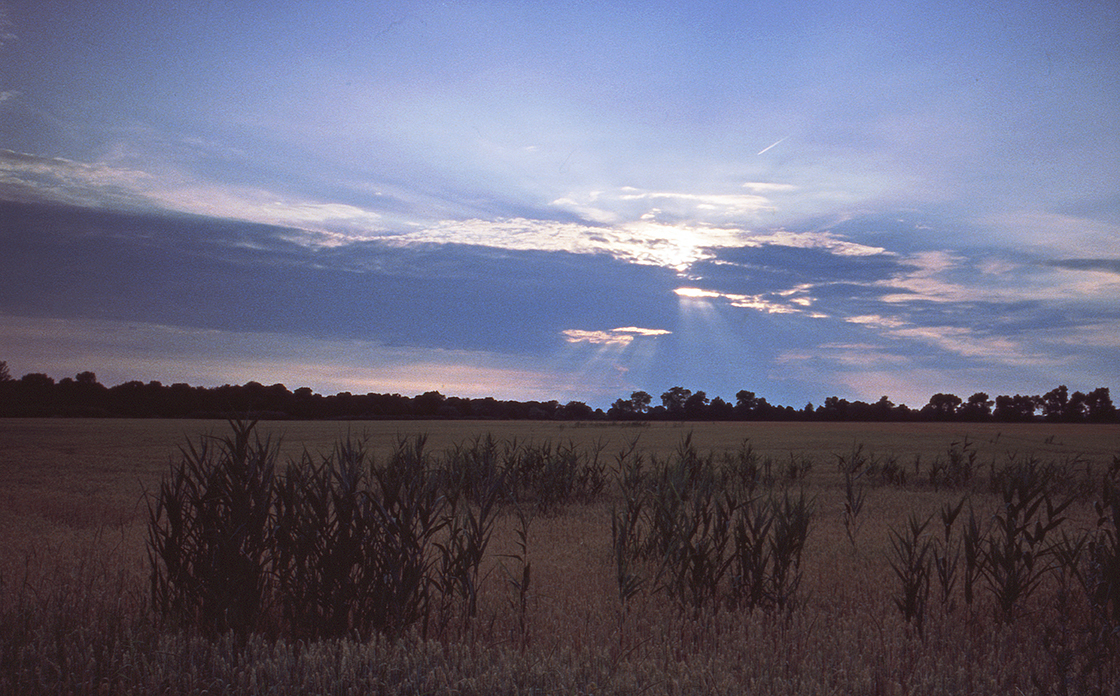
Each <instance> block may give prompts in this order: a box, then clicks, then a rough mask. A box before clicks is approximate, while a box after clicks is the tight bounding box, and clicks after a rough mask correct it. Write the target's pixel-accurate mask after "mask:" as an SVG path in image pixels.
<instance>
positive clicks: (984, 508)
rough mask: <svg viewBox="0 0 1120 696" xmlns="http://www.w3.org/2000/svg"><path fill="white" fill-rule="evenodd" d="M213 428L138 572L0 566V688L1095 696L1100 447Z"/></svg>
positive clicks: (1114, 495) (1119, 660) (171, 488)
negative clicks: (802, 450) (998, 449)
mask: <svg viewBox="0 0 1120 696" xmlns="http://www.w3.org/2000/svg"><path fill="white" fill-rule="evenodd" d="M230 425H231V430H230V431H229V432H228V434H226V435H206V436H202V437H199V438H197V439H191V440H189V441H188V442H187V443H186V444H184V445H183V446H182V448H181V453H180V456H179V457H178V459H177V460H173V461H172V463H171V465H170V467H169V469H168V470H167V472H166V474H165V475H164V477H163V478H162V480H161V481H160V483H159V485H158V487H157V488H155V489H152V490H150V491H148V493H147V494H146V495H145V500H146V506H145V510H144V513H143V514H142V517H143V522H142V524H141V527H142V529H143V530H144V537H145V538H144V541H143V542H142V547H143V548H144V558H143V560H142V561H140V562H139V563H137V564H134V567H133V568H132V569H133V570H136V566H138V567H139V568H140V572H139V573H133V574H131V575H130V574H129V568H128V566H121V567H116V566H113V565H112V564H108V563H105V561H104V560H103V559H100V560H98V559H95V558H93V557H91V558H90V559H83V560H82V561H81V562H80V563H79V564H78V567H77V569H75V570H70V571H65V572H64V571H58V575H57V576H56V577H54V578H51V577H46V578H42V577H40V578H34V580H35V582H32V577H31V573H32V570H31V568H32V566H33V563H32V558H31V556H30V555H29V556H28V558H27V559H26V560H24V566H23V569H22V571H19V570H18V569H19V565H18V564H16V565H14V566H13V565H12V564H4V566H0V567H3V568H4V569H6V570H7V571H8V573H9V574H7V575H4V574H0V692H2V693H20V694H38V693H56V694H78V693H98V694H134V693H136V694H139V693H199V694H202V693H274V694H300V693H379V694H404V693H457V694H527V693H528V694H572V693H579V694H632V693H649V694H701V693H702V694H739V693H744V692H750V693H756V692H761V693H776V694H807V693H808V694H816V693H822V694H823V693H884V694H942V693H968V694H1005V693H1033V694H1101V695H1103V694H1117V693H1120V457H1113V459H1112V462H1111V464H1108V463H1102V462H1088V461H1081V460H1075V461H1065V462H1059V461H1043V460H1041V459H1039V458H1038V457H1036V456H1034V455H1033V454H1031V453H1029V452H1028V453H1022V454H1017V453H1009V454H1008V455H1007V456H1006V457H1005V458H1002V459H1000V460H998V461H997V460H994V459H993V460H992V461H986V462H985V461H980V460H979V458H978V455H977V448H976V446H975V445H974V444H973V443H972V442H971V441H969V440H968V439H961V440H958V441H954V442H952V443H950V444H949V446H948V449H947V450H946V451H945V452H944V453H943V454H942V455H939V456H937V457H934V458H933V459H932V461H925V462H923V461H922V460H921V458H920V457H915V459H914V460H913V461H906V462H902V461H900V460H899V458H898V457H896V456H894V455H889V454H888V455H882V454H875V453H872V452H870V451H867V450H866V449H865V448H864V447H863V446H861V445H858V444H856V445H853V446H851V447H850V448H847V449H845V450H844V451H842V452H839V453H836V454H835V455H834V456H833V458H832V461H829V462H825V461H819V460H818V461H814V460H812V459H810V458H807V457H799V456H796V455H795V454H790V456H789V457H788V458H785V457H773V456H764V455H762V454H760V453H758V452H756V451H754V450H753V449H752V447H751V445H750V443H749V442H744V443H743V444H742V446H740V447H739V448H738V449H737V450H734V451H724V452H721V453H715V452H711V451H708V452H705V451H704V450H702V449H701V448H700V447H699V446H698V443H696V442H694V439H693V437H692V435H691V434H685V435H683V436H682V437H681V439H680V441H679V443H678V445H677V446H676V448H675V449H674V450H672V451H667V452H648V451H645V450H643V449H642V448H641V447H639V446H638V438H636V439H634V440H632V441H630V442H629V443H628V444H624V445H623V446H622V447H621V448H620V449H617V450H616V451H613V452H611V453H610V454H608V453H606V452H605V450H604V448H603V447H594V446H592V447H586V446H577V445H574V444H569V445H555V444H551V443H517V442H513V441H508V440H502V439H497V438H495V437H493V436H491V435H479V436H477V437H475V438H473V439H472V440H469V441H466V442H462V443H459V444H457V445H455V446H452V447H450V448H448V449H446V450H444V451H440V452H431V451H429V450H428V449H427V446H426V442H427V441H426V439H425V437H424V436H413V437H405V436H400V437H398V439H397V442H396V446H395V448H394V449H392V451H391V453H390V454H389V455H388V456H387V457H382V458H380V459H377V458H374V457H373V456H372V455H371V454H370V453H369V450H368V449H367V447H366V443H364V442H363V441H362V440H361V439H356V438H350V437H347V438H344V439H340V440H339V441H337V442H336V443H335V446H334V447H333V449H331V450H330V451H327V452H321V453H318V454H312V453H309V452H307V451H304V453H303V454H302V456H300V457H296V458H290V459H288V460H287V461H286V462H284V461H281V459H280V455H279V449H278V447H277V445H276V443H275V442H274V441H272V440H269V439H267V438H264V439H262V438H261V437H259V436H258V432H257V430H256V427H257V426H255V425H254V424H252V423H248V422H232V423H231V424H230ZM571 527H575V528H577V529H578V533H577V534H576V535H575V536H574V537H571V536H565V535H564V533H563V531H564V529H565V528H571ZM117 543H121V544H123V543H125V541H124V540H123V538H122V541H120V542H117ZM573 554H574V556H575V557H578V564H577V565H576V568H577V572H565V571H564V570H563V569H564V567H565V566H564V565H563V564H562V563H556V561H555V559H556V558H557V557H573ZM98 568H100V570H98ZM13 569H15V570H17V573H16V575H15V576H14V577H13V576H12V575H11V574H10V573H11V572H12V570H13ZM21 573H22V577H20V574H21Z"/></svg>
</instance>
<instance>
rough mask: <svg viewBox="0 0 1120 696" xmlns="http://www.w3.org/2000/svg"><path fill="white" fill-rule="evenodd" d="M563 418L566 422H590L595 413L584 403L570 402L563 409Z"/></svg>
mask: <svg viewBox="0 0 1120 696" xmlns="http://www.w3.org/2000/svg"><path fill="white" fill-rule="evenodd" d="M561 413H562V415H561V417H562V418H564V419H565V420H590V419H591V418H592V417H593V416H594V415H595V411H594V410H593V409H592V408H591V407H590V406H588V405H587V404H585V403H583V402H582V401H569V402H568V403H566V404H564V407H563V408H562V409H561Z"/></svg>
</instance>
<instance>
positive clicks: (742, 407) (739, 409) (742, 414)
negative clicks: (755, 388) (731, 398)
mask: <svg viewBox="0 0 1120 696" xmlns="http://www.w3.org/2000/svg"><path fill="white" fill-rule="evenodd" d="M757 408H758V397H757V396H755V393H754V392H752V391H747V390H746V389H743V390H742V391H739V392H737V393H736V394H735V415H736V416H737V417H739V418H751V417H753V416H754V415H755V410H756V409H757Z"/></svg>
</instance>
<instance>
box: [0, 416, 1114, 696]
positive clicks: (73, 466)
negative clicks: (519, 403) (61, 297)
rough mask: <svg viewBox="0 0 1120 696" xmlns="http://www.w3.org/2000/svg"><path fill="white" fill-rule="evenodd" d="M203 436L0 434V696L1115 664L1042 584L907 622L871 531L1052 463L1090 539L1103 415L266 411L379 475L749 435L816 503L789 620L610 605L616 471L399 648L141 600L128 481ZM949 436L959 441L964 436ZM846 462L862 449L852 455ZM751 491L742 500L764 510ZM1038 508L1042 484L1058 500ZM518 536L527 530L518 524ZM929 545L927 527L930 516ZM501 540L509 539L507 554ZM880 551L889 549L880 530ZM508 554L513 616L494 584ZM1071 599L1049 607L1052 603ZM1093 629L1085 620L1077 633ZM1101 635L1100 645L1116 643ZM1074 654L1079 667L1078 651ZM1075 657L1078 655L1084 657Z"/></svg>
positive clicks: (64, 425) (903, 680) (997, 672)
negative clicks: (1060, 418)
mask: <svg viewBox="0 0 1120 696" xmlns="http://www.w3.org/2000/svg"><path fill="white" fill-rule="evenodd" d="M228 429H229V426H228V425H227V424H226V423H224V422H199V421H139V420H123V421H120V420H65V419H60V420H19V419H13V420H0V631H2V632H0V640H2V641H3V645H2V648H0V688H3V689H5V690H7V692H9V693H137V694H139V693H158V692H164V693H293V694H295V693H385V694H396V693H401V694H404V693H409V694H415V693H436V694H633V693H646V694H693V693H695V694H709V693H710V694H741V693H767V694H769V693H775V694H782V693H784V694H825V693H883V694H909V693H915V694H917V693H921V694H944V693H960V694H1007V693H1082V692H1084V693H1120V691H1118V690H1117V689H1118V688H1120V687H1117V685H1116V679H1114V678H1120V665H1118V664H1117V663H1116V653H1115V652H1101V651H1099V650H1098V651H1097V653H1100V654H1099V655H1098V654H1097V653H1092V654H1089V653H1090V652H1092V647H1093V646H1092V644H1091V643H1090V642H1089V638H1091V636H1087V634H1085V632H1086V631H1087V630H1088V627H1089V626H1090V623H1089V618H1086V617H1085V616H1083V614H1084V613H1085V612H1086V611H1087V610H1086V609H1084V608H1083V607H1082V606H1081V605H1080V604H1078V601H1079V598H1078V594H1077V591H1076V589H1077V588H1076V587H1073V586H1072V584H1071V582H1070V581H1069V579H1068V578H1066V579H1064V580H1063V576H1062V575H1061V573H1059V572H1054V573H1052V574H1049V575H1047V576H1046V577H1045V578H1044V580H1043V582H1042V583H1041V584H1040V585H1039V587H1038V589H1037V591H1035V592H1034V593H1033V594H1032V595H1031V596H1030V597H1029V598H1028V599H1027V600H1026V601H1025V602H1024V603H1023V605H1022V606H1021V607H1020V608H1019V609H1017V614H1016V617H1015V619H1014V620H1013V621H1011V620H1002V619H1001V618H1000V617H999V615H998V612H997V611H995V608H994V607H993V606H992V601H991V599H990V598H988V597H987V595H984V596H981V597H979V598H978V599H977V601H976V602H975V604H973V605H971V606H965V605H964V603H963V602H962V601H960V598H959V596H958V595H959V586H958V588H957V590H956V594H955V595H954V601H953V602H951V603H949V602H946V603H942V602H941V601H939V600H938V599H937V596H936V595H937V593H938V589H937V587H936V585H935V584H934V586H933V589H932V592H931V599H930V605H929V608H928V618H927V619H926V623H925V626H924V630H922V631H920V632H919V631H918V630H916V628H915V625H914V624H913V623H912V622H907V621H906V620H905V619H904V617H903V615H902V612H901V611H900V610H899V608H898V607H897V606H896V598H897V596H898V593H899V580H898V578H897V576H896V573H895V571H894V570H893V569H892V567H891V559H892V553H893V551H892V549H893V546H892V532H893V533H901V532H903V531H904V530H905V528H906V525H907V522H908V518H909V517H910V516H911V515H912V514H915V515H917V516H919V517H920V518H923V519H924V518H925V517H927V516H929V515H935V514H936V513H938V511H939V510H941V508H942V507H943V505H945V504H946V503H952V504H955V503H957V502H958V501H960V500H961V499H962V497H966V496H967V498H968V505H969V506H970V507H971V508H972V509H973V510H974V511H975V512H976V514H977V516H978V518H979V519H980V520H981V521H982V522H984V523H985V524H987V523H988V522H989V521H990V520H992V519H993V518H994V516H995V515H996V514H997V513H998V511H999V505H1000V501H999V499H998V498H997V497H996V496H995V495H993V493H992V492H991V487H990V486H989V485H988V480H989V478H990V477H991V476H992V475H993V474H994V473H995V472H997V471H999V470H1000V469H1001V467H1003V466H1005V465H1006V464H1007V463H1008V462H1012V461H1019V460H1022V459H1023V458H1033V459H1034V460H1037V461H1038V462H1041V463H1045V464H1052V465H1054V466H1055V467H1060V468H1062V469H1063V470H1064V471H1065V472H1066V475H1065V478H1064V479H1063V480H1065V481H1066V482H1067V484H1068V485H1069V486H1070V488H1069V489H1068V491H1065V490H1064V491H1063V492H1062V494H1063V495H1065V494H1066V493H1067V492H1068V494H1069V495H1073V494H1074V493H1076V494H1077V498H1078V499H1077V500H1076V501H1075V502H1074V503H1072V505H1071V506H1070V507H1069V508H1068V509H1067V510H1066V513H1065V515H1064V516H1065V517H1068V519H1066V520H1065V522H1063V525H1062V530H1063V531H1066V532H1067V533H1068V534H1070V535H1074V534H1077V533H1083V534H1088V533H1092V532H1093V531H1094V530H1095V529H1096V521H1097V515H1096V514H1095V513H1094V510H1093V504H1094V502H1098V501H1097V497H1098V496H1097V495H1096V492H1097V488H1098V487H1099V486H1098V485H1097V482H1099V480H1100V479H1101V478H1102V477H1103V476H1104V475H1105V473H1106V471H1107V470H1108V468H1109V465H1110V464H1111V463H1112V462H1113V459H1114V457H1115V456H1116V455H1118V454H1120V426H1084V425H1080V426H1079V425H1060V424H1054V425H1050V424H1031V425H1007V424H1000V425H996V424H967V425H966V424H931V423H922V424H897V423H888V424H865V423H835V424H823V423H811V424H798V423H687V424H680V423H653V424H648V425H645V424H643V425H640V426H639V425H630V424H626V425H623V424H590V423H588V424H582V423H543V422H474V421H454V422H350V423H335V422H273V423H261V424H260V425H259V426H258V429H259V433H260V434H261V435H262V436H270V437H272V438H274V439H275V440H277V441H279V442H280V443H281V453H282V457H291V458H298V457H299V456H300V454H301V453H302V452H303V451H304V450H307V451H309V452H312V453H319V452H326V451H329V450H330V449H331V447H332V446H333V444H334V443H336V442H338V441H339V439H340V438H345V437H347V436H348V435H349V436H354V437H359V438H362V439H364V440H366V442H368V444H369V447H370V449H371V450H372V451H373V453H374V456H375V458H376V459H377V460H381V459H384V458H386V457H388V456H389V454H390V453H391V452H392V451H393V449H394V447H395V446H396V444H397V442H398V440H399V438H402V437H411V436H415V435H417V434H421V433H422V434H426V435H427V436H428V443H427V447H428V450H429V451H434V452H440V451H444V450H446V449H448V448H451V447H453V446H454V445H456V444H460V443H463V442H468V441H470V440H471V439H472V438H474V437H477V436H479V435H481V434H486V433H490V434H492V435H493V436H494V437H495V438H499V439H502V440H506V441H512V440H516V441H517V442H520V443H527V442H535V443H542V442H546V441H548V442H554V443H571V444H572V445H573V446H574V447H576V448H580V449H581V450H583V451H600V452H601V458H602V459H603V460H604V461H606V462H607V463H608V465H611V464H612V463H613V462H614V461H615V457H616V454H617V453H618V452H620V451H622V450H624V449H625V448H627V447H628V446H629V445H630V444H632V443H634V442H635V441H636V446H637V449H638V451H640V452H643V453H644V454H645V455H646V456H648V457H651V458H654V459H657V460H662V461H664V460H668V459H671V458H672V457H673V456H674V452H676V451H677V450H678V448H679V447H680V445H681V443H682V441H683V439H684V438H685V436H686V435H688V434H691V438H692V444H693V445H694V446H695V447H696V448H697V449H698V450H700V451H701V452H703V453H707V452H711V453H713V454H714V455H716V456H715V458H714V461H716V462H720V461H722V459H721V456H722V454H723V453H725V452H727V453H734V452H737V451H741V447H742V445H743V443H744V442H745V441H748V442H749V444H750V446H751V447H752V448H753V451H754V453H756V454H757V455H758V456H759V457H760V458H763V459H765V458H769V459H771V460H773V462H774V465H775V467H778V468H780V467H782V466H784V464H785V463H786V462H789V461H797V462H808V463H811V465H812V466H811V469H810V470H809V471H808V473H807V475H805V476H804V477H803V478H799V479H797V480H792V481H784V480H781V481H779V482H777V483H775V484H774V488H775V489H780V490H782V491H789V492H795V493H797V494H800V493H801V492H804V494H805V495H806V496H807V498H808V499H809V500H811V501H812V502H813V508H812V509H813V514H812V521H811V526H810V532H809V535H808V538H807V541H806V544H805V548H804V552H803V556H802V562H801V571H802V573H803V576H804V577H803V581H802V584H801V586H800V589H799V591H798V602H797V606H796V607H795V608H793V609H791V610H788V611H784V610H783V611H779V610H776V609H772V608H767V609H762V608H760V609H755V610H746V609H742V608H739V609H733V608H730V607H728V606H721V605H719V604H718V603H717V604H715V605H713V606H710V607H705V608H703V609H702V610H695V609H694V608H692V607H684V606H681V605H680V603H678V602H676V601H675V600H674V599H672V598H671V597H670V596H669V595H668V594H666V593H665V592H661V591H657V589H656V587H655V583H654V582H653V579H654V575H655V572H656V571H655V569H653V568H652V567H650V566H649V565H648V564H647V565H645V566H640V567H639V571H638V572H639V574H641V575H642V576H643V577H644V578H645V579H646V580H647V582H646V583H645V585H644V586H643V587H642V589H641V590H640V591H639V592H637V593H635V594H634V595H633V596H632V597H631V598H629V600H628V601H625V602H624V600H623V599H622V598H621V597H620V591H619V586H618V584H617V576H618V569H617V566H616V558H615V556H614V554H613V553H612V530H611V515H612V510H614V509H617V508H618V507H620V506H621V505H622V497H621V493H620V490H619V488H618V482H617V480H616V478H617V476H616V475H617V473H618V472H616V471H614V470H613V466H608V471H609V472H610V474H609V480H610V483H609V484H608V485H607V487H606V489H605V492H604V494H603V495H602V496H601V497H600V498H599V499H597V500H595V501H593V502H590V503H580V504H572V505H567V506H564V507H562V508H559V509H557V510H553V511H550V512H547V513H537V514H533V515H532V516H531V518H530V519H529V520H528V521H527V523H526V522H523V521H522V520H521V519H519V517H518V516H517V515H515V514H514V513H513V511H512V510H510V509H506V510H504V511H503V512H502V513H501V514H500V515H499V517H498V518H497V521H496V524H495V528H494V536H493V538H492V541H491V543H490V546H489V548H488V551H487V555H486V558H485V560H484V562H483V566H482V570H483V573H482V578H483V580H482V583H481V588H480V591H479V610H478V613H477V615H476V616H474V617H473V618H468V617H465V616H464V617H456V619H455V620H454V621H451V622H449V623H448V624H447V625H446V626H445V627H444V628H443V629H442V630H440V631H438V632H434V633H433V634H432V635H429V636H428V638H427V639H423V638H421V636H420V635H419V633H418V632H408V633H406V634H405V635H402V636H400V637H398V638H395V639H393V640H389V639H387V638H382V637H375V638H373V639H370V640H368V641H354V640H335V639H332V640H323V641H315V642H302V643H297V644H292V643H291V642H289V641H286V640H284V639H278V640H271V639H265V638H263V637H254V636H250V637H248V638H237V637H235V636H232V635H230V636H227V637H225V638H222V639H219V640H216V641H207V640H204V639H203V638H201V637H199V636H198V635H194V634H192V633H191V632H189V631H186V632H181V631H172V630H168V629H167V628H166V627H164V626H162V625H161V624H160V622H159V621H158V620H157V618H156V617H155V616H153V611H152V609H151V607H150V598H149V589H148V575H149V569H150V565H149V560H148V555H147V551H146V538H147V514H148V513H147V510H148V508H147V499H146V497H145V495H146V492H154V491H156V490H158V486H159V483H160V480H161V477H163V476H164V475H165V474H166V473H167V472H168V470H169V465H170V464H171V463H173V462H175V461H177V460H178V459H179V458H180V457H181V454H180V452H179V447H180V446H183V445H185V444H186V443H187V442H188V441H193V440H197V439H198V438H199V437H200V436H202V435H205V434H215V435H225V434H226V433H227V432H228ZM966 438H967V440H966ZM966 441H967V442H968V443H969V448H970V451H972V452H974V456H975V461H976V463H977V466H976V471H975V473H974V475H973V478H972V480H971V481H970V482H969V483H968V485H966V486H955V487H935V486H932V485H929V484H928V482H925V481H924V479H923V475H924V472H926V471H928V469H929V467H930V466H931V464H933V463H934V462H938V461H942V460H945V459H946V458H947V457H948V456H949V454H948V453H949V450H950V448H951V447H953V446H954V443H956V445H957V446H958V447H959V445H960V443H963V442H966ZM861 447H862V449H859V448H861ZM854 451H859V452H860V453H861V455H863V456H866V457H869V458H870V459H871V460H873V461H877V462H880V463H881V462H882V461H884V460H886V459H887V458H888V457H893V458H894V461H895V462H896V463H897V464H898V466H899V467H900V468H901V469H902V470H904V471H906V472H907V480H906V481H905V483H897V482H896V483H888V482H883V481H872V480H871V479H870V478H868V479H857V485H858V487H859V490H860V491H862V493H863V495H864V496H865V498H864V501H863V507H862V511H861V512H859V513H858V514H857V515H856V518H855V519H854V520H853V519H851V516H849V520H848V521H849V525H845V522H844V520H845V503H846V502H848V501H849V498H848V497H846V490H845V477H844V475H843V474H842V473H841V467H840V466H839V464H840V462H841V459H842V458H850V457H851V455H852V453H853V452H854ZM764 494H765V492H764V491H763V489H759V491H758V495H760V496H761V495H764ZM1055 495H1057V493H1055ZM524 524H527V526H523V525H524ZM930 524H931V527H930V530H931V532H932V533H934V535H935V536H936V535H940V534H941V530H940V528H941V523H940V521H939V519H938V518H937V517H936V516H935V517H934V520H933V522H931V523H930ZM519 532H522V533H525V540H526V543H525V546H524V550H522V548H521V547H520V546H519V541H520V540H521V538H520V537H519V534H518V533H519ZM894 538H896V539H897V537H894ZM525 561H528V562H530V563H531V567H532V579H531V583H530V585H529V587H528V592H527V594H526V596H525V597H524V599H525V603H524V604H523V605H522V604H520V600H521V597H520V596H519V594H518V592H517V589H516V586H515V584H513V583H511V579H517V577H520V576H518V575H517V573H516V570H517V568H518V566H519V565H520V564H521V563H523V562H525ZM1062 602H1066V603H1068V606H1066V605H1062V604H1061V603H1062ZM1092 625H1094V626H1095V625H1096V624H1092ZM1114 638H1115V637H1114ZM1087 651H1088V652H1087ZM1089 662H1093V664H1091V665H1089V664H1087V663H1089Z"/></svg>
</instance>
